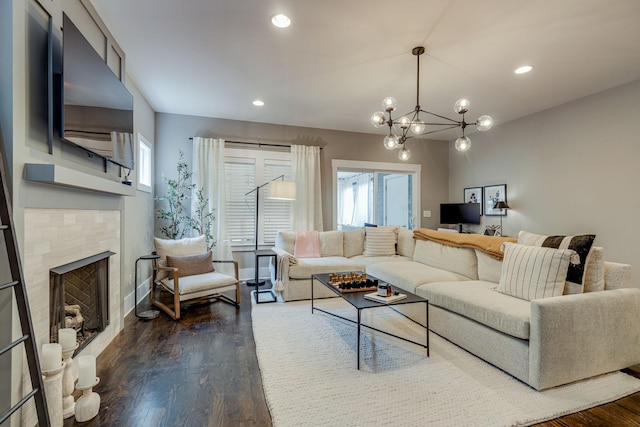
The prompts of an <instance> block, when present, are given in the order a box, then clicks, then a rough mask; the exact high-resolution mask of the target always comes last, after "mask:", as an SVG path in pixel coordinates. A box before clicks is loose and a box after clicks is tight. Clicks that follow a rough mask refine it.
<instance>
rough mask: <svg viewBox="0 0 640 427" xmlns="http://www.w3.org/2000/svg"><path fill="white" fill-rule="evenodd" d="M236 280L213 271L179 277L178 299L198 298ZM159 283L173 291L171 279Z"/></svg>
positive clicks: (227, 285)
mask: <svg viewBox="0 0 640 427" xmlns="http://www.w3.org/2000/svg"><path fill="white" fill-rule="evenodd" d="M169 277H171V276H169ZM236 282H237V280H236V279H235V277H232V276H227V275H226V274H222V273H218V272H217V271H214V272H211V273H205V274H197V275H195V276H185V277H181V278H180V279H179V280H178V292H179V293H180V300H186V299H190V298H198V297H200V296H203V295H210V294H212V292H211V291H212V290H215V289H221V288H226V287H229V286H231V287H233V286H234V285H235V284H236ZM161 283H162V285H163V286H164V287H165V288H166V289H167V290H168V291H169V292H174V290H175V285H174V283H173V279H170V278H166V279H164V280H163V281H162V282H161Z"/></svg>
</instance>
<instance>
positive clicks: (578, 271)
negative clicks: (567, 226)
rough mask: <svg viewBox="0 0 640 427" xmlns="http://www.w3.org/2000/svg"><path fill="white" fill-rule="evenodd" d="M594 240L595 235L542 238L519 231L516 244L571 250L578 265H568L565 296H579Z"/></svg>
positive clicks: (582, 290) (538, 235) (582, 288)
mask: <svg viewBox="0 0 640 427" xmlns="http://www.w3.org/2000/svg"><path fill="white" fill-rule="evenodd" d="M595 238H596V236H595V234H583V235H580V236H543V235H540V234H534V233H529V232H528V231H520V233H519V234H518V243H519V244H521V245H529V246H542V247H545V248H557V249H572V250H574V251H576V253H577V254H578V256H579V257H580V263H579V264H572V265H569V269H568V270H567V278H566V281H567V283H566V286H565V289H564V293H565V294H579V293H582V292H584V276H585V271H586V266H587V264H588V261H589V256H590V254H591V246H592V245H593V241H594V239H595Z"/></svg>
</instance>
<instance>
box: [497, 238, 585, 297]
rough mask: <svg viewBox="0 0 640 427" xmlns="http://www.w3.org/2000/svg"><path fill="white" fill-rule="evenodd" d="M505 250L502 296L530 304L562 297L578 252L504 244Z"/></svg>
mask: <svg viewBox="0 0 640 427" xmlns="http://www.w3.org/2000/svg"><path fill="white" fill-rule="evenodd" d="M503 247H504V261H503V263H502V275H501V276H500V284H499V285H498V291H499V292H501V293H503V294H507V295H511V296H514V297H517V298H522V299H525V300H528V301H530V300H533V299H539V298H550V297H555V296H560V295H562V291H563V290H564V282H565V278H566V277H567V269H568V268H569V261H570V260H571V258H572V257H573V256H576V253H575V251H573V250H571V249H553V248H542V247H538V246H525V245H518V244H516V243H504V244H503ZM575 261H577V260H575Z"/></svg>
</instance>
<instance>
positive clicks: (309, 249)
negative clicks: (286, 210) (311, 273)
mask: <svg viewBox="0 0 640 427" xmlns="http://www.w3.org/2000/svg"><path fill="white" fill-rule="evenodd" d="M293 255H294V256H295V257H296V258H320V257H321V256H322V254H321V253H320V233H318V232H317V231H312V230H311V231H296V244H295V246H294V247H293Z"/></svg>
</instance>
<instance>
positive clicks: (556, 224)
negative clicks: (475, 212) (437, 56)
mask: <svg viewBox="0 0 640 427" xmlns="http://www.w3.org/2000/svg"><path fill="white" fill-rule="evenodd" d="M638 99H640V81H636V82H632V83H629V84H626V85H623V86H620V87H617V88H613V89H610V90H607V91H604V92H600V93H597V94H595V95H592V96H589V97H585V98H582V99H579V100H577V101H574V102H571V103H567V104H564V105H561V106H559V107H556V108H553V109H549V110H546V111H542V112H539V113H537V114H533V115H530V116H527V117H524V118H521V119H519V120H515V121H512V122H509V123H506V124H504V125H500V126H496V127H495V128H494V129H492V130H490V131H489V132H485V133H475V134H474V135H472V136H471V138H472V140H473V146H472V148H471V150H469V152H467V153H466V154H463V153H458V152H457V151H456V150H455V149H454V148H453V144H451V145H450V147H449V162H450V163H449V164H450V180H449V196H450V199H451V200H452V201H462V193H463V188H465V187H476V186H483V185H491V184H502V183H506V184H507V197H508V203H509V205H510V206H511V208H512V210H509V211H508V215H507V216H506V217H504V220H503V222H504V225H503V226H504V228H505V233H506V234H507V235H512V236H517V233H518V231H519V230H527V231H531V232H534V233H540V234H576V233H595V234H596V236H597V237H596V245H598V246H603V247H604V255H605V259H606V260H608V261H616V262H624V263H630V264H631V265H632V266H633V267H634V269H636V270H635V271H636V272H637V268H638V267H640V251H638V249H637V246H636V242H637V241H640V230H639V229H637V228H635V225H634V224H635V222H636V220H637V216H638V212H640V198H639V197H638V184H639V183H640V167H639V166H638V160H639V159H640V138H639V137H638V127H637V120H638V113H640V109H639V108H638V105H639V104H638ZM482 221H483V225H482V226H480V227H477V228H478V229H484V226H485V225H486V224H499V221H500V220H499V217H495V216H494V217H483V220H482ZM634 276H635V278H634V284H635V286H638V285H639V284H640V282H639V280H638V277H639V275H638V274H637V273H635V274H634Z"/></svg>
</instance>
